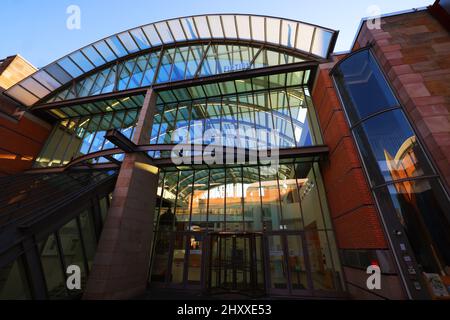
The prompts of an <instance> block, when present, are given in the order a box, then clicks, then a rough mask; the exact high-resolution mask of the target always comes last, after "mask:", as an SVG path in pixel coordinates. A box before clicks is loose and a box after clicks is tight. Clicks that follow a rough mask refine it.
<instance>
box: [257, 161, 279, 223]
mask: <svg viewBox="0 0 450 320" xmlns="http://www.w3.org/2000/svg"><path fill="white" fill-rule="evenodd" d="M259 169H260V176H261V202H262V212H263V228H264V229H265V230H268V231H269V230H280V229H281V228H284V226H283V225H282V222H283V221H282V219H283V218H282V215H281V203H280V189H279V184H278V174H277V170H276V169H273V168H270V167H260V168H259Z"/></svg>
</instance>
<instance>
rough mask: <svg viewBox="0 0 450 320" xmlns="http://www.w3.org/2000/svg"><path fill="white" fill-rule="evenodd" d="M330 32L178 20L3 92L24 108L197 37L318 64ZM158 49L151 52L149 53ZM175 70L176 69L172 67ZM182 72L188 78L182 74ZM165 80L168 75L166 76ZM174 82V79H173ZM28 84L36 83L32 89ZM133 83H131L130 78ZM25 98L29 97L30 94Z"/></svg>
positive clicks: (257, 20)
mask: <svg viewBox="0 0 450 320" xmlns="http://www.w3.org/2000/svg"><path fill="white" fill-rule="evenodd" d="M336 34H337V33H336V31H333V30H331V29H327V28H322V27H319V26H312V25H309V24H307V23H303V22H299V21H293V20H287V19H280V18H275V17H266V16H249V15H242V14H222V15H219V14H214V15H208V16H206V15H200V16H192V17H182V18H177V19H171V20H166V21H160V22H157V23H151V24H148V25H145V26H142V27H138V28H133V29H130V30H128V31H124V32H121V33H118V34H115V35H112V36H110V37H107V38H105V39H103V40H100V41H97V42H95V43H93V44H91V45H88V46H86V47H83V48H81V49H79V50H76V51H75V52H72V53H70V54H68V55H67V56H65V57H63V58H61V59H59V60H57V61H56V62H53V63H51V64H49V65H48V66H46V67H44V68H42V69H41V70H39V72H40V73H39V74H37V73H36V74H35V75H32V76H30V77H29V78H32V79H33V80H29V81H25V80H22V81H21V82H20V83H18V84H16V85H15V86H18V87H19V86H21V87H22V89H20V88H16V89H13V88H14V87H15V86H13V87H12V88H10V89H9V90H7V91H6V94H8V95H10V96H11V97H13V98H15V99H16V100H18V101H20V102H22V103H24V104H25V105H28V106H30V102H31V101H35V100H36V99H34V98H31V97H30V94H31V92H36V93H37V94H38V95H39V97H38V101H39V100H40V99H41V98H40V95H42V94H43V93H44V92H45V91H46V90H47V89H48V90H50V91H54V90H59V88H60V87H61V86H66V85H67V84H68V83H69V82H71V81H72V80H78V79H77V78H81V77H83V75H84V74H85V73H86V72H89V71H91V70H93V69H94V68H98V69H101V68H102V66H103V65H105V64H107V63H109V62H112V61H114V60H116V59H120V58H125V59H126V57H127V56H128V55H131V54H133V53H136V52H139V51H141V50H146V49H149V48H151V47H158V49H159V47H160V46H161V45H162V44H165V45H170V46H172V45H175V44H176V43H177V42H184V41H186V40H188V41H189V40H199V39H201V40H204V41H205V44H206V43H208V41H209V40H217V39H224V40H232V41H243V44H244V43H246V42H248V41H252V44H253V45H255V46H256V45H262V44H264V43H267V44H270V45H275V46H277V47H279V48H280V51H283V50H284V49H289V50H293V51H294V52H295V51H297V52H298V54H299V56H302V55H303V56H305V54H306V55H308V56H310V57H311V58H313V59H317V60H319V61H323V59H326V58H327V57H328V55H329V53H330V51H331V50H332V49H333V48H332V45H333V43H334V41H333V39H334V37H335V36H336ZM158 49H156V48H155V51H156V50H158ZM185 58H186V59H188V60H186V68H188V69H189V74H190V75H191V76H192V72H193V71H192V69H193V63H191V62H188V61H194V59H190V60H189V58H187V57H185ZM230 60H231V59H230ZM176 70H177V72H178V71H180V70H179V69H178V68H177V69H176ZM99 71H100V70H99ZM141 71H143V70H140V72H141ZM44 72H45V73H44ZM144 72H145V74H146V76H145V79H146V80H145V83H146V84H148V83H149V76H150V75H151V74H152V72H154V70H153V71H151V70H150V69H148V70H146V71H144ZM185 74H188V71H187V70H185ZM168 76H169V77H170V74H169V75H168ZM176 78H179V76H178V75H177V76H176ZM34 81H36V82H38V83H39V84H38V85H36V83H35V82H34ZM133 83H134V85H136V82H134V80H133ZM23 89H25V90H23ZM31 96H34V95H33V94H31ZM68 96H70V95H68ZM38 101H35V102H33V103H36V102H38ZM39 102H40V101H39Z"/></svg>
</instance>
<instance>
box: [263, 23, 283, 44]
mask: <svg viewBox="0 0 450 320" xmlns="http://www.w3.org/2000/svg"><path fill="white" fill-rule="evenodd" d="M266 24H267V25H266V30H267V42H270V43H274V44H279V43H280V19H275V18H266Z"/></svg>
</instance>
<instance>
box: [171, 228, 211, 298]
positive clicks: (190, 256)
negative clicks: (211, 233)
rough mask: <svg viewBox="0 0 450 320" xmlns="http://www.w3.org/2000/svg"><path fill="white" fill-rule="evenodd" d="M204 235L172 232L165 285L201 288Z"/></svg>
mask: <svg viewBox="0 0 450 320" xmlns="http://www.w3.org/2000/svg"><path fill="white" fill-rule="evenodd" d="M204 244H205V234H204V233H200V232H174V233H173V234H172V239H171V245H170V250H169V252H170V255H169V261H168V264H169V267H168V272H167V276H166V279H165V281H166V283H167V284H168V285H169V286H170V287H181V288H198V289H200V288H201V287H202V274H203V265H204V259H203V257H204V256H205V255H204V251H205V246H204Z"/></svg>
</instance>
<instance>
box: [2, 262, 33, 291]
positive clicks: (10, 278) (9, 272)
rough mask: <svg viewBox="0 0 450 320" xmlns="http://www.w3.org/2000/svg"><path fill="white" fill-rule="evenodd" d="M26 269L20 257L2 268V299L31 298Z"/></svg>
mask: <svg viewBox="0 0 450 320" xmlns="http://www.w3.org/2000/svg"><path fill="white" fill-rule="evenodd" d="M30 298H31V295H30V291H29V288H28V284H27V280H26V275H25V270H24V269H23V265H22V262H21V260H20V258H19V259H18V260H16V261H15V262H13V263H11V264H9V265H6V266H4V267H2V268H1V269H0V300H27V299H30Z"/></svg>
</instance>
